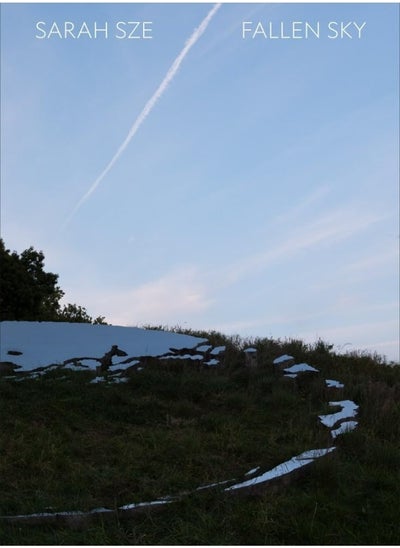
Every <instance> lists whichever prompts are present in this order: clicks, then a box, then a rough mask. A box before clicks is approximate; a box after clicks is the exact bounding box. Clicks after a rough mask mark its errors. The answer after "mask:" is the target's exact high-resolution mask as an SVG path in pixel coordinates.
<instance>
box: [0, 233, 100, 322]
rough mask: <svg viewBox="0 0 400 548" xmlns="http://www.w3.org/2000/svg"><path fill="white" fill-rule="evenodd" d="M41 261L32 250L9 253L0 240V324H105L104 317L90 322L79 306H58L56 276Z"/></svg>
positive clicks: (61, 293) (60, 292) (59, 293)
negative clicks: (24, 322)
mask: <svg viewBox="0 0 400 548" xmlns="http://www.w3.org/2000/svg"><path fill="white" fill-rule="evenodd" d="M44 259H45V257H44V254H43V252H42V251H36V250H35V249H34V248H33V247H32V246H31V247H29V248H28V249H26V250H25V251H23V252H22V253H21V254H20V255H18V253H17V252H16V251H13V252H11V251H10V250H9V249H7V248H6V246H5V244H4V241H3V240H2V239H0V320H2V321H3V320H20V321H22V320H27V321H64V322H79V323H97V324H98V323H101V324H104V323H105V321H104V317H103V316H99V317H98V318H95V319H93V318H92V317H91V316H90V315H89V314H88V313H87V311H86V309H85V308H84V307H82V306H79V305H76V304H70V303H69V304H66V305H63V306H61V304H60V300H61V299H62V297H63V296H64V291H63V290H62V289H61V288H60V287H59V285H58V274H54V273H53V272H46V271H45V269H44Z"/></svg>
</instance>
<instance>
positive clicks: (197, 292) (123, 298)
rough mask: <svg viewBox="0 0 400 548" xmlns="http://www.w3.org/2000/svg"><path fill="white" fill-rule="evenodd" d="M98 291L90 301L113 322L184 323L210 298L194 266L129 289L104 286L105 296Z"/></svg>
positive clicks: (120, 323) (205, 305)
mask: <svg viewBox="0 0 400 548" xmlns="http://www.w3.org/2000/svg"><path fill="white" fill-rule="evenodd" d="M99 293H100V292H96V295H94V296H93V302H94V303H95V304H96V307H98V308H99V310H106V317H107V321H109V322H111V323H113V324H115V325H138V324H146V323H151V324H159V323H166V324H168V325H174V324H175V323H180V324H183V323H184V322H185V321H186V320H188V319H190V318H191V317H192V316H193V315H196V314H198V313H201V312H203V311H204V310H206V309H207V308H209V307H210V306H211V305H212V302H213V301H212V299H211V298H210V297H209V296H208V291H207V290H206V287H205V284H204V282H203V281H202V279H201V275H200V273H199V272H198V271H197V269H196V268H195V267H182V268H179V269H176V270H174V271H172V272H169V273H167V274H165V275H164V276H162V277H161V278H158V279H157V280H154V281H151V282H147V283H144V284H142V285H139V286H137V287H135V288H133V289H131V290H129V289H128V290H121V291H115V290H112V289H111V290H107V292H106V293H105V296H104V297H102V296H99ZM92 309H93V306H92V307H91V310H92ZM96 313H97V312H96ZM189 316H190V318H189Z"/></svg>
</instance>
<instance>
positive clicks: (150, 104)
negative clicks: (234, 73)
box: [64, 4, 221, 226]
mask: <svg viewBox="0 0 400 548" xmlns="http://www.w3.org/2000/svg"><path fill="white" fill-rule="evenodd" d="M220 7H221V4H215V5H214V6H213V8H212V9H211V10H210V11H209V13H208V14H207V16H206V17H205V18H204V19H203V21H202V22H201V23H200V25H199V26H198V27H197V28H196V29H195V30H194V31H193V33H192V35H191V36H190V38H189V39H188V40H187V42H186V43H185V46H184V47H183V49H182V51H181V52H180V53H179V55H178V56H177V58H176V59H175V61H174V62H173V63H172V65H171V66H170V68H169V69H168V72H167V74H166V75H165V77H164V79H163V80H162V82H161V84H160V85H159V86H158V88H157V89H156V91H155V92H154V93H153V95H152V96H151V97H150V99H149V100H148V101H147V103H146V104H145V106H144V108H143V110H142V111H141V113H140V114H139V116H138V117H137V118H136V120H135V122H134V124H133V125H132V127H131V129H130V130H129V133H128V135H127V136H126V138H125V140H124V141H123V143H122V144H121V145H120V147H119V148H118V150H117V152H116V153H115V154H114V156H113V157H112V158H111V160H110V162H109V163H108V164H107V166H106V167H105V168H104V170H103V171H102V172H101V173H100V175H99V176H98V177H97V179H96V180H95V181H94V183H93V184H92V185H91V187H90V188H89V190H88V191H87V192H86V193H85V194H84V195H83V196H82V198H81V199H80V200H79V201H78V203H77V204H76V206H75V207H74V209H73V210H72V212H71V213H70V215H69V216H68V217H67V219H66V221H65V224H64V226H67V225H68V224H69V222H70V221H71V219H72V218H73V216H74V215H75V213H76V212H77V211H78V209H79V208H80V207H81V206H82V205H83V204H84V203H85V202H86V200H88V198H90V196H91V195H92V194H93V192H94V191H95V190H96V188H97V187H98V186H99V184H100V183H101V181H102V180H103V179H104V177H105V176H106V175H107V173H108V172H109V171H110V169H111V168H112V167H113V166H114V164H115V163H116V162H117V160H118V159H119V158H120V156H121V155H122V153H123V152H124V150H125V149H126V147H127V146H128V145H129V143H130V142H131V140H132V139H133V137H134V136H135V134H136V133H137V131H138V129H139V128H140V126H141V125H142V124H143V122H144V121H145V120H146V118H147V117H148V115H149V114H150V112H151V111H152V110H153V108H154V106H155V105H156V103H157V102H158V101H159V99H160V98H161V97H162V95H163V94H164V92H165V91H166V89H167V88H168V86H169V84H170V83H171V82H172V80H173V79H174V77H175V76H176V74H177V72H178V70H179V67H180V66H181V64H182V62H183V60H184V59H185V57H186V55H187V54H188V53H189V51H190V50H191V48H192V47H193V46H194V45H195V43H196V42H197V41H198V40H199V38H200V37H201V36H202V34H203V33H204V32H205V30H206V29H207V27H208V25H209V23H210V21H211V19H212V18H213V17H214V15H215V14H216V12H217V11H218V9H219V8H220Z"/></svg>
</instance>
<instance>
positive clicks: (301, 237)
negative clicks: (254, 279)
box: [226, 208, 383, 283]
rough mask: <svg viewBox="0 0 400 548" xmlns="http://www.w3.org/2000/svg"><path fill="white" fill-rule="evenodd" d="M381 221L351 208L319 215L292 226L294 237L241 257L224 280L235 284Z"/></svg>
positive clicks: (376, 216)
mask: <svg viewBox="0 0 400 548" xmlns="http://www.w3.org/2000/svg"><path fill="white" fill-rule="evenodd" d="M382 218H383V217H381V216H378V215H369V214H367V213H363V214H361V215H360V214H359V213H358V212H357V211H354V210H353V209H351V208H345V209H337V210H335V211H332V212H330V213H328V214H325V215H321V216H320V217H319V218H317V219H315V220H314V221H311V222H309V223H307V224H306V225H305V226H303V227H298V228H296V227H293V229H292V232H293V233H294V235H289V236H287V237H286V238H285V239H280V240H278V241H276V243H275V244H274V245H272V246H271V247H270V248H269V249H268V250H267V251H265V252H260V253H256V254H253V255H250V256H248V257H243V259H242V260H241V261H240V262H239V263H237V264H236V265H231V267H230V268H229V272H227V273H226V281H229V282H230V283H235V282H237V281H239V280H241V279H242V278H244V277H246V276H248V275H251V274H252V273H254V272H259V271H261V270H263V269H265V268H267V267H268V266H269V265H272V264H276V263H278V262H281V261H287V260H288V259H292V258H293V257H294V256H296V255H297V254H298V253H300V252H302V251H305V250H308V249H312V248H316V247H318V246H323V245H327V244H334V243H337V242H339V241H342V240H346V239H348V238H351V237H353V236H354V235H355V234H357V233H359V232H362V231H363V230H367V229H368V228H370V226H372V225H373V224H375V223H377V222H379V221H381V220H382Z"/></svg>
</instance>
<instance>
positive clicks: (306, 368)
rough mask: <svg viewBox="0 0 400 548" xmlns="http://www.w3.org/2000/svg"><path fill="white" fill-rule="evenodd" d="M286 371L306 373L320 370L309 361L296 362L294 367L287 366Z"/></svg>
mask: <svg viewBox="0 0 400 548" xmlns="http://www.w3.org/2000/svg"><path fill="white" fill-rule="evenodd" d="M284 371H285V372H286V373H290V374H294V373H305V372H310V373H312V372H314V373H318V372H319V370H318V369H315V367H311V365H308V364H307V363H296V364H295V365H292V367H286V368H285V369H284Z"/></svg>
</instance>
